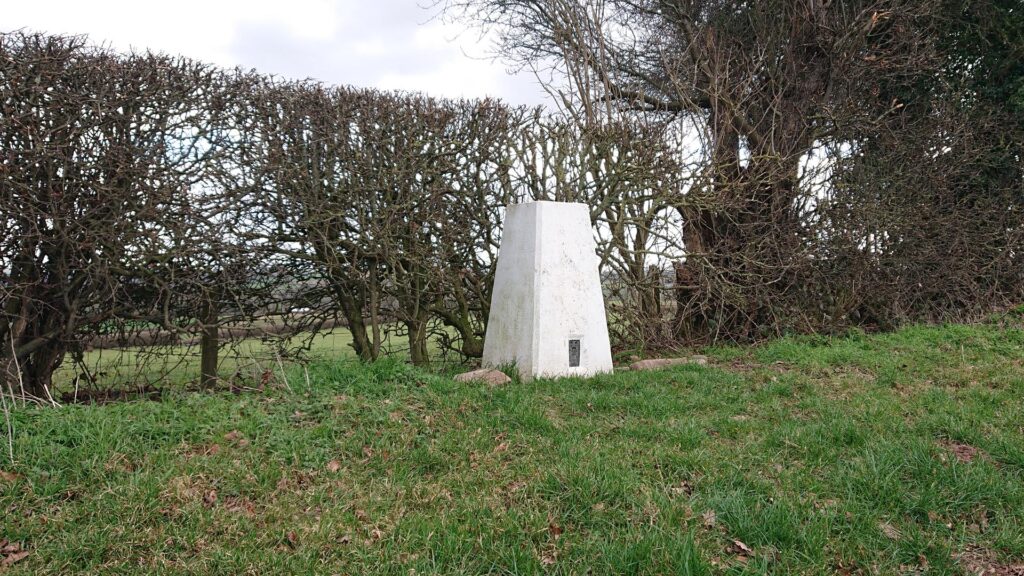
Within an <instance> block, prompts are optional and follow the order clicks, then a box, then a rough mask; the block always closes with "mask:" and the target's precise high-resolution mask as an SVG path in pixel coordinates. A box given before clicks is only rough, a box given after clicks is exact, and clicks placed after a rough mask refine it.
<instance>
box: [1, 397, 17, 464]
mask: <svg viewBox="0 0 1024 576" xmlns="http://www.w3.org/2000/svg"><path fill="white" fill-rule="evenodd" d="M11 402H12V403H13V402H14V396H11ZM0 403H2V404H3V409H4V422H5V423H6V424H7V455H8V456H9V457H10V458H11V464H12V465H13V464H14V425H13V424H11V409H10V408H8V407H7V396H6V395H5V394H4V391H3V388H0Z"/></svg>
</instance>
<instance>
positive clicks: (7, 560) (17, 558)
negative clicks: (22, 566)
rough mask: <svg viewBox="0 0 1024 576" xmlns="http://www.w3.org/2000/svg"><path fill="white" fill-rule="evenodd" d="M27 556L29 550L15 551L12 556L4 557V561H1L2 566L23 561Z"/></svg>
mask: <svg viewBox="0 0 1024 576" xmlns="http://www.w3.org/2000/svg"><path fill="white" fill-rule="evenodd" d="M26 556H28V550H22V551H21V552H15V553H14V554H11V555H10V556H5V557H4V559H3V560H2V561H0V566H5V567H6V566H10V565H11V564H14V563H15V562H21V561H22V560H24V559H25V557H26Z"/></svg>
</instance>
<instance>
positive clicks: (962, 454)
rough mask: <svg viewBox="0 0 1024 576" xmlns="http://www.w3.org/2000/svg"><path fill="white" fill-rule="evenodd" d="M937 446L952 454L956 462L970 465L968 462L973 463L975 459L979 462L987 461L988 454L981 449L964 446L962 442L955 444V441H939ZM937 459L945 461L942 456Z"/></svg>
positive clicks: (968, 445)
mask: <svg viewBox="0 0 1024 576" xmlns="http://www.w3.org/2000/svg"><path fill="white" fill-rule="evenodd" d="M938 444H939V446H941V447H942V448H944V449H945V450H947V451H948V452H950V453H951V454H953V456H954V457H955V458H956V459H957V460H959V461H960V462H964V463H970V462H973V461H974V460H976V459H980V460H988V459H989V456H988V453H986V452H985V451H984V450H982V449H981V448H978V447H976V446H971V445H970V444H965V443H963V442H957V441H955V440H943V441H940V442H939V443H938ZM939 458H940V459H941V460H942V461H943V462H945V461H946V457H945V455H944V454H940V455H939Z"/></svg>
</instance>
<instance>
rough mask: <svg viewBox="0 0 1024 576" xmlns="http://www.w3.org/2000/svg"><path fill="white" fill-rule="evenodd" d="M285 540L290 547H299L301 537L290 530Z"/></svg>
mask: <svg viewBox="0 0 1024 576" xmlns="http://www.w3.org/2000/svg"><path fill="white" fill-rule="evenodd" d="M285 540H287V541H288V545H289V546H291V547H292V548H295V547H296V546H298V545H299V537H298V536H296V535H295V531H294V530H289V531H288V533H287V534H285Z"/></svg>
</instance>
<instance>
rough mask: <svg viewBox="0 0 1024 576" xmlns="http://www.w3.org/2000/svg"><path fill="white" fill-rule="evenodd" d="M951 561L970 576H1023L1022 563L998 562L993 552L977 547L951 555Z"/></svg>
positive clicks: (1023, 564)
mask: <svg viewBox="0 0 1024 576" xmlns="http://www.w3.org/2000/svg"><path fill="white" fill-rule="evenodd" d="M953 560H955V561H956V562H957V563H958V564H960V566H961V567H962V568H963V569H964V571H965V572H967V573H968V574H970V575H971V576H1024V562H1014V563H1012V564H1011V563H1004V562H1000V561H999V558H998V557H997V556H996V553H995V552H993V551H992V550H986V549H984V548H980V547H978V546H971V547H968V548H967V549H966V550H964V551H963V552H960V553H959V554H953Z"/></svg>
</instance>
